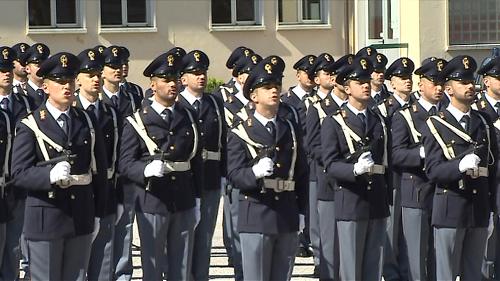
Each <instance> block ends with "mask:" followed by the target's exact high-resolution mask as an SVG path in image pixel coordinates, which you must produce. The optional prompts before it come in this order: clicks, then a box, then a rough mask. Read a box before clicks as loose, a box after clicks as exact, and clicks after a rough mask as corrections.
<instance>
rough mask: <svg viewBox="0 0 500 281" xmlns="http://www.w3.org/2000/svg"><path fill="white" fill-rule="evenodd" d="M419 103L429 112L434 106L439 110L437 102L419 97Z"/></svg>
mask: <svg viewBox="0 0 500 281" xmlns="http://www.w3.org/2000/svg"><path fill="white" fill-rule="evenodd" d="M418 103H419V104H420V105H421V106H422V107H423V108H424V109H425V111H427V112H429V110H431V108H432V107H433V106H434V107H435V108H436V110H437V108H438V105H437V104H432V103H430V102H428V101H426V100H425V99H424V98H419V99H418Z"/></svg>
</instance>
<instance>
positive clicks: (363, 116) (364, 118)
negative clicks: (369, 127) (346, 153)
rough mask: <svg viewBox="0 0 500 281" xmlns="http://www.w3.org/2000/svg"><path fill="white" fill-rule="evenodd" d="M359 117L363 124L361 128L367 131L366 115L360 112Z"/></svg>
mask: <svg viewBox="0 0 500 281" xmlns="http://www.w3.org/2000/svg"><path fill="white" fill-rule="evenodd" d="M358 118H359V120H361V124H362V125H363V126H362V128H361V130H362V131H363V133H364V132H365V131H366V116H365V115H364V114H363V113H358Z"/></svg>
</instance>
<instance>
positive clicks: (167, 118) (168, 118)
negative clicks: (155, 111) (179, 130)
mask: <svg viewBox="0 0 500 281" xmlns="http://www.w3.org/2000/svg"><path fill="white" fill-rule="evenodd" d="M160 115H161V117H162V118H163V120H165V122H166V123H167V124H169V125H170V121H171V120H172V111H171V110H170V109H168V108H165V109H164V110H163V111H162V112H161V114H160Z"/></svg>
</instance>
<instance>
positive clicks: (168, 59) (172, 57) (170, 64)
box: [167, 55, 174, 66]
mask: <svg viewBox="0 0 500 281" xmlns="http://www.w3.org/2000/svg"><path fill="white" fill-rule="evenodd" d="M167 62H168V66H173V65H174V56H173V55H168V56H167Z"/></svg>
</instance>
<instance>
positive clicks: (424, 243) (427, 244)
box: [402, 207, 434, 281]
mask: <svg viewBox="0 0 500 281" xmlns="http://www.w3.org/2000/svg"><path fill="white" fill-rule="evenodd" d="M402 218H403V233H404V237H405V240H406V245H407V250H408V261H409V267H410V268H409V276H408V278H409V280H411V281H413V280H422V281H425V280H432V276H433V275H434V274H433V273H432V272H430V271H431V270H433V269H432V268H433V267H432V266H429V265H430V263H429V261H430V259H431V260H434V259H433V254H432V253H431V251H433V247H432V236H431V235H432V231H431V230H432V228H431V212H430V211H428V210H423V209H414V208H405V207H403V209H402Z"/></svg>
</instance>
